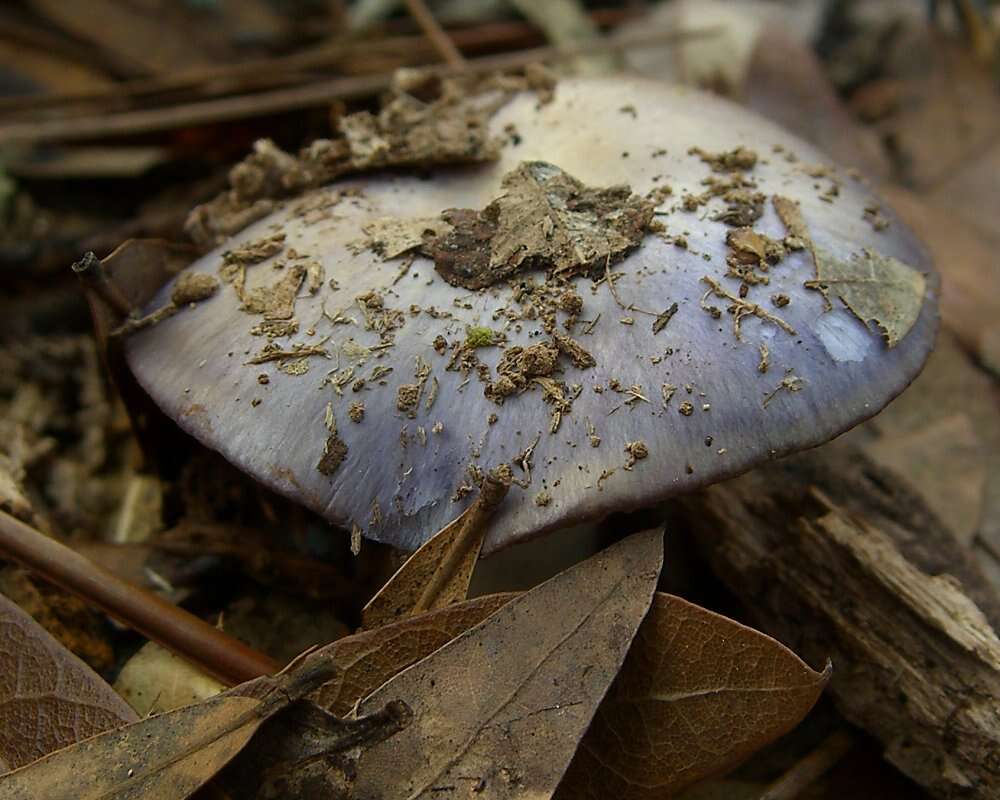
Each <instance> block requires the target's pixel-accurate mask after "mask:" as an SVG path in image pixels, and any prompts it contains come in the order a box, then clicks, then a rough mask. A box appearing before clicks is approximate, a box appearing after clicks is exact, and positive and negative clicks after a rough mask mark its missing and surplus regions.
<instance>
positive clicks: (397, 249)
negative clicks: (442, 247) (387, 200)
mask: <svg viewBox="0 0 1000 800" xmlns="http://www.w3.org/2000/svg"><path fill="white" fill-rule="evenodd" d="M362 230H363V231H364V232H365V234H366V235H367V236H368V238H367V240H365V241H364V242H363V243H362V244H363V246H364V247H370V248H371V249H372V250H374V251H375V252H376V253H378V254H379V255H381V256H382V258H385V259H387V260H388V259H393V258H399V256H401V255H403V253H407V252H409V251H410V250H415V249H416V248H418V247H421V246H422V245H423V244H424V241H425V240H426V239H429V238H438V237H441V236H445V235H447V234H448V233H449V232H450V231H451V226H450V225H449V224H448V223H447V222H445V221H444V220H442V219H440V218H438V217H416V218H413V219H398V218H396V217H380V218H379V219H376V220H372V221H371V222H369V223H368V224H367V225H365V226H364V228H362Z"/></svg>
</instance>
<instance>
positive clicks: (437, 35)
mask: <svg viewBox="0 0 1000 800" xmlns="http://www.w3.org/2000/svg"><path fill="white" fill-rule="evenodd" d="M406 8H407V9H408V10H409V12H410V16H412V17H413V19H414V20H415V21H416V23H417V24H418V25H419V26H420V30H422V31H423V32H424V34H425V35H426V36H427V38H428V39H430V40H431V44H433V45H434V49H435V50H437V51H438V53H439V54H440V55H441V57H442V58H443V59H444V60H445V62H446V63H447V64H448V66H450V67H455V68H456V69H462V68H463V67H465V58H464V57H463V56H462V54H461V53H460V52H459V50H458V48H457V47H456V46H455V43H454V42H453V41H452V40H451V37H450V36H448V34H447V33H446V32H445V30H444V28H442V27H441V26H440V25H439V24H438V21H437V20H436V19H434V15H433V14H432V13H431V12H430V9H429V8H427V4H426V3H424V0H406Z"/></svg>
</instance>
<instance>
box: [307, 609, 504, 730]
mask: <svg viewBox="0 0 1000 800" xmlns="http://www.w3.org/2000/svg"><path fill="white" fill-rule="evenodd" d="M517 596H518V593H517V592H511V593H506V594H491V595H486V596H485V597H477V598H476V599H474V600H466V601H465V602H464V603H455V604H454V605H451V606H446V607H445V608H439V609H435V610H434V611H428V612H427V613H425V614H419V615H418V616H415V617H410V618H408V619H404V620H400V621H399V622H396V623H393V624H391V625H385V626H383V627H381V628H376V629H375V630H371V631H362V632H361V633H357V634H355V635H354V636H346V637H344V638H343V639H339V640H338V641H336V642H333V643H332V644H329V645H327V646H326V647H323V648H321V649H320V650H318V651H316V654H315V657H316V658H328V659H330V660H331V661H333V663H334V664H336V665H337V674H336V675H335V676H334V677H333V679H332V680H330V681H328V682H327V683H325V684H323V687H322V688H321V689H320V690H319V691H317V692H316V693H315V694H314V695H313V696H312V698H311V699H312V700H313V701H314V702H315V703H316V704H317V705H319V706H320V707H321V708H325V709H327V710H328V711H330V712H331V713H333V714H337V715H338V716H345V715H347V714H349V713H350V712H351V710H352V709H353V708H354V706H355V704H356V703H357V702H358V700H361V699H362V698H364V697H367V696H368V695H369V694H370V693H371V692H373V691H375V690H376V689H378V687H379V686H381V685H382V684H383V683H385V682H386V681H387V680H389V679H390V678H391V677H393V676H394V675H396V674H397V673H399V672H402V671H403V670H404V669H406V667H408V666H410V665H411V664H415V663H416V662H417V661H419V660H420V659H422V658H425V657H426V656H429V655H430V654H431V653H433V652H434V651H435V650H437V649H438V648H439V647H443V646H444V645H446V644H447V643H448V642H450V641H451V640H452V639H454V638H455V637H456V636H458V635H459V634H460V633H463V632H464V631H467V630H468V629H469V628H471V627H473V626H474V625H478V624H479V623H480V622H482V621H483V620H484V619H486V618H487V617H488V616H489V615H490V614H492V613H493V612H494V611H497V610H498V609H499V608H501V607H502V606H504V605H506V604H507V603H509V602H510V601H511V600H513V599H514V598H515V597H517Z"/></svg>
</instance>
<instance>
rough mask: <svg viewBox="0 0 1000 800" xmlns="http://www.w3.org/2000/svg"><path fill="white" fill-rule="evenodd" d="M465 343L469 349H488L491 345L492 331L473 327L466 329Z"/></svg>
mask: <svg viewBox="0 0 1000 800" xmlns="http://www.w3.org/2000/svg"><path fill="white" fill-rule="evenodd" d="M465 343H466V345H468V346H469V347H490V346H492V344H493V331H492V330H490V329H489V328H479V327H475V326H473V327H470V328H467V329H466V336H465Z"/></svg>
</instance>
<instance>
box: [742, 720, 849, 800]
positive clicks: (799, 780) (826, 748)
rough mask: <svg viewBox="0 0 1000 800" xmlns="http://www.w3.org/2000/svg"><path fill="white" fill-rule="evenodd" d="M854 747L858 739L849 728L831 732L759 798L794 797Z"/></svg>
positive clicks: (788, 799)
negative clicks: (855, 739)
mask: <svg viewBox="0 0 1000 800" xmlns="http://www.w3.org/2000/svg"><path fill="white" fill-rule="evenodd" d="M852 747H854V739H853V737H852V736H851V734H850V733H848V732H847V730H846V729H844V728H841V729H840V730H837V731H834V732H833V733H831V734H830V735H829V736H828V737H827V738H826V739H824V740H823V742H822V743H821V744H820V745H819V747H817V748H816V749H815V750H813V751H812V752H811V753H809V754H808V755H807V756H805V757H804V758H802V759H800V760H799V761H798V762H797V763H796V764H795V765H794V766H793V767H791V769H789V770H788V771H787V772H786V773H785V774H784V775H782V776H781V777H780V778H778V780H776V781H775V782H774V783H772V784H771V785H770V786H768V787H767V789H765V790H764V794H762V795H761V796H760V797H759V798H758V800H794V798H796V797H798V796H799V795H800V794H801V793H802V791H803V790H804V789H806V787H808V786H809V785H811V784H812V783H814V782H815V781H817V780H818V779H819V778H820V777H822V776H823V774H824V773H825V772H826V771H827V770H828V769H830V768H831V767H832V766H834V765H835V764H836V763H837V762H838V761H840V760H841V759H842V758H843V757H844V756H846V755H847V754H848V753H849V752H850V751H851V748H852Z"/></svg>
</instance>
